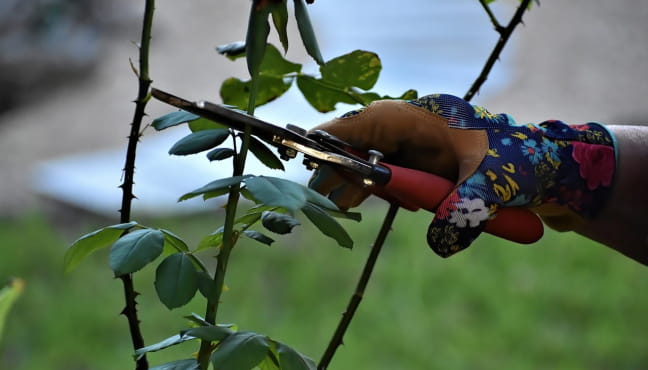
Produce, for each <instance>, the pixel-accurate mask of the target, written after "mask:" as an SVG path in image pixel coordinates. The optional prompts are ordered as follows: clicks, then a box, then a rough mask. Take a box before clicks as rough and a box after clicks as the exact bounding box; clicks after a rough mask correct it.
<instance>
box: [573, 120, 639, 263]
mask: <svg viewBox="0 0 648 370" xmlns="http://www.w3.org/2000/svg"><path fill="white" fill-rule="evenodd" d="M608 127H609V128H610V130H611V131H612V132H613V133H614V135H615V136H616V139H617V144H618V147H617V149H618V168H617V170H616V175H615V184H614V189H613V193H612V196H611V197H610V199H609V200H608V202H607V205H606V206H605V208H604V210H603V211H602V212H601V214H600V215H599V216H598V217H597V218H596V219H594V220H590V221H588V222H586V223H585V224H584V225H583V226H582V227H580V228H579V229H577V230H576V232H578V233H579V234H581V235H584V236H586V237H588V238H590V239H592V240H595V241H597V242H600V243H603V244H605V245H606V246H608V247H610V248H613V249H615V250H617V251H619V252H621V253H623V254H624V255H626V256H628V257H630V258H632V259H634V260H636V261H638V262H640V263H643V264H645V265H648V215H647V214H646V209H648V171H647V170H648V126H608Z"/></svg>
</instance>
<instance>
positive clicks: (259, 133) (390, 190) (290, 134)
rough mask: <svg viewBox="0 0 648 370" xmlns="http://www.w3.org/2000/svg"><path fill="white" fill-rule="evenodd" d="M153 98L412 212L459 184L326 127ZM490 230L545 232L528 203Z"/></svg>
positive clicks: (518, 235)
mask: <svg viewBox="0 0 648 370" xmlns="http://www.w3.org/2000/svg"><path fill="white" fill-rule="evenodd" d="M151 94H152V96H153V97H154V98H156V99H158V100H160V101H162V102H164V103H167V104H170V105H172V106H175V107H177V108H180V109H182V110H185V111H187V112H190V113H193V114H196V115H199V116H201V117H203V118H206V119H209V120H212V121H215V122H218V123H221V124H223V125H226V126H228V127H229V128H231V129H233V130H236V131H240V132H244V131H245V130H246V127H247V128H248V129H249V131H250V133H251V135H253V136H255V137H257V138H258V139H260V140H262V141H264V142H266V143H267V144H269V145H272V146H274V147H276V148H277V150H278V153H279V156H280V158H281V159H283V160H286V161H287V160H290V159H293V158H295V157H297V154H298V153H302V154H303V157H304V161H303V163H304V165H305V166H306V168H307V169H309V170H312V169H317V168H319V167H320V166H322V165H329V166H332V167H335V168H338V169H341V170H344V171H349V172H351V173H353V174H355V175H356V176H358V177H360V178H361V179H362V182H363V184H364V185H365V186H367V187H369V188H370V189H371V191H372V193H373V194H375V195H377V196H379V197H381V198H383V199H385V200H387V201H389V202H391V203H396V204H398V205H399V206H401V207H403V208H405V209H408V210H410V211H416V210H419V209H421V208H423V209H426V210H428V211H432V212H434V211H435V210H436V208H437V206H438V205H439V203H440V202H441V201H442V200H443V199H444V198H445V197H446V196H447V195H448V194H449V193H450V192H451V191H452V190H453V189H454V187H455V184H454V183H453V182H451V181H450V180H448V179H445V178H443V177H440V176H436V175H433V174H430V173H427V172H423V171H418V170H414V169H410V168H405V167H400V166H395V165H392V164H388V163H384V162H381V159H382V157H383V155H382V154H381V153H380V152H378V151H375V150H370V151H368V152H367V153H358V152H357V151H356V150H354V149H353V148H352V147H351V146H350V145H349V144H347V143H345V142H344V141H342V140H340V139H339V138H337V137H335V136H333V135H330V134H328V133H327V132H325V131H321V130H313V131H306V130H305V129H303V128H301V127H299V126H295V125H292V124H289V125H287V126H286V127H285V128H284V127H280V126H277V125H274V124H272V123H269V122H266V121H263V120H261V119H259V118H257V117H254V116H251V115H248V114H246V113H243V112H241V111H238V110H235V109H231V108H228V107H227V106H224V105H219V104H214V103H210V102H208V101H197V102H191V101H188V100H186V99H183V98H180V97H178V96H175V95H172V94H169V93H167V92H164V91H162V90H158V89H155V88H153V89H152V91H151ZM485 231H486V232H488V233H490V234H493V235H496V236H499V237H502V238H504V239H508V240H511V241H514V242H518V243H524V244H528V243H533V242H535V241H537V240H538V239H540V237H542V234H543V226H542V223H541V221H540V220H539V218H538V217H537V216H536V215H535V214H534V213H532V212H531V211H529V210H528V209H524V208H504V209H501V210H500V211H499V213H498V216H497V217H496V218H494V219H492V220H489V221H487V224H486V228H485Z"/></svg>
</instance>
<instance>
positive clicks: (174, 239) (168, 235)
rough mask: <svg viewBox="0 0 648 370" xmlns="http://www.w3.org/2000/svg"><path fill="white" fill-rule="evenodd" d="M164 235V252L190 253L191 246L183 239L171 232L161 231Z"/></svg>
mask: <svg viewBox="0 0 648 370" xmlns="http://www.w3.org/2000/svg"><path fill="white" fill-rule="evenodd" d="M160 231H162V233H163V234H164V251H165V252H170V253H169V254H171V253H174V252H189V246H188V245H187V243H185V241H184V240H182V238H180V237H179V236H177V235H175V234H174V233H172V232H171V231H169V230H164V229H160Z"/></svg>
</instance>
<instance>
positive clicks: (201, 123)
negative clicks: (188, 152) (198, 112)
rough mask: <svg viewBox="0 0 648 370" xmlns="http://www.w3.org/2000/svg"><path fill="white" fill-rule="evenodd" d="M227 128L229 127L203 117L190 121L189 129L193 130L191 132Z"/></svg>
mask: <svg viewBox="0 0 648 370" xmlns="http://www.w3.org/2000/svg"><path fill="white" fill-rule="evenodd" d="M226 128H227V126H225V125H223V124H222V123H218V122H214V121H212V120H208V119H207V118H203V117H200V118H198V119H196V120H193V121H189V129H190V130H191V132H196V131H203V130H215V129H226Z"/></svg>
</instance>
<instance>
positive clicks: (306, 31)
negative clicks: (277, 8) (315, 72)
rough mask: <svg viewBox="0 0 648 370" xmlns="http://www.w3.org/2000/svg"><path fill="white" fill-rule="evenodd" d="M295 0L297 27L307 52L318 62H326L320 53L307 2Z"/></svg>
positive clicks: (320, 63)
mask: <svg viewBox="0 0 648 370" xmlns="http://www.w3.org/2000/svg"><path fill="white" fill-rule="evenodd" d="M294 1H295V19H297V28H298V29H299V34H300V36H301V39H302V42H303V43H304V47H305V48H306V52H307V53H308V55H310V56H311V57H312V58H313V59H314V60H315V62H317V64H319V65H322V64H324V59H323V58H322V53H320V50H319V45H318V44H317V38H316V37H315V31H314V30H313V25H312V24H311V21H310V17H309V16H308V10H307V9H306V4H304V0H294Z"/></svg>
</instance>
